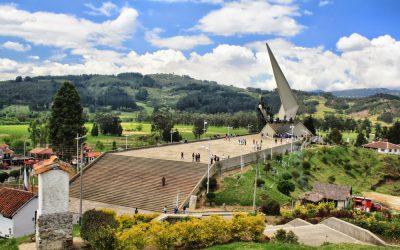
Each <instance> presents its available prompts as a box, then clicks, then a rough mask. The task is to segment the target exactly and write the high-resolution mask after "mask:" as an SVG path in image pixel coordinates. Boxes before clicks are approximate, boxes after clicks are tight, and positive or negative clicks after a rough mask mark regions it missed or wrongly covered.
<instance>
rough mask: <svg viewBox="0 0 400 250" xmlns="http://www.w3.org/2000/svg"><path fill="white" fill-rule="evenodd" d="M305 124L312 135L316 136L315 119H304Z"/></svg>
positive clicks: (308, 117) (310, 117) (309, 117)
mask: <svg viewBox="0 0 400 250" xmlns="http://www.w3.org/2000/svg"><path fill="white" fill-rule="evenodd" d="M303 124H304V126H306V128H308V130H310V132H311V133H313V135H315V134H316V130H315V126H314V118H312V116H311V115H309V116H307V117H306V118H305V119H304V122H303Z"/></svg>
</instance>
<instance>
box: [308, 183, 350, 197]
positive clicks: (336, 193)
mask: <svg viewBox="0 0 400 250" xmlns="http://www.w3.org/2000/svg"><path fill="white" fill-rule="evenodd" d="M312 192H313V193H318V194H320V195H322V196H323V197H324V198H325V199H328V200H346V199H347V198H349V197H350V196H351V193H352V189H351V187H350V186H342V185H335V184H330V183H321V182H316V183H314V186H313V189H312Z"/></svg>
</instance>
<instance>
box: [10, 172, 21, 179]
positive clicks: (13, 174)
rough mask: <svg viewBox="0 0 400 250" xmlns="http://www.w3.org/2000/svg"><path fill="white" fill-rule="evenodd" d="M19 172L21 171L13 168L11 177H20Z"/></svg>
mask: <svg viewBox="0 0 400 250" xmlns="http://www.w3.org/2000/svg"><path fill="white" fill-rule="evenodd" d="M19 174H20V171H19V170H12V171H10V174H9V175H10V177H12V178H14V179H19Z"/></svg>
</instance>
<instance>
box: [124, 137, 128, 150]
mask: <svg viewBox="0 0 400 250" xmlns="http://www.w3.org/2000/svg"><path fill="white" fill-rule="evenodd" d="M128 137H129V135H125V149H128Z"/></svg>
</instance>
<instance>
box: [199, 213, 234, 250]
mask: <svg viewBox="0 0 400 250" xmlns="http://www.w3.org/2000/svg"><path fill="white" fill-rule="evenodd" d="M202 223H203V224H204V225H205V226H204V227H203V232H202V234H203V242H202V245H203V246H205V247H209V246H212V245H216V244H223V243H227V242H229V241H230V240H231V239H232V236H231V233H230V231H231V227H232V225H231V223H230V222H229V221H227V220H225V219H223V218H222V217H220V216H211V217H208V218H205V219H202Z"/></svg>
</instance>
